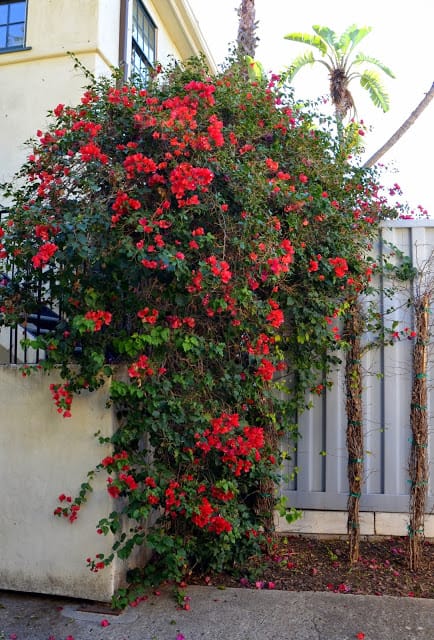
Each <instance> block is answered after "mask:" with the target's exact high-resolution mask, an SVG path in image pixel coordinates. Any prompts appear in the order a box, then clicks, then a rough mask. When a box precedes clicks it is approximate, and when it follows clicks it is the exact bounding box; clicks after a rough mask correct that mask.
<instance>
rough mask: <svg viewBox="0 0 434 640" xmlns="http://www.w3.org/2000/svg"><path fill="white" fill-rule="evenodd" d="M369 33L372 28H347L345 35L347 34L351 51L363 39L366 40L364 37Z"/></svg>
mask: <svg viewBox="0 0 434 640" xmlns="http://www.w3.org/2000/svg"><path fill="white" fill-rule="evenodd" d="M371 31H372V27H358V26H357V25H355V24H352V25H351V26H350V27H348V28H347V29H346V31H345V33H347V34H348V37H349V38H350V40H351V49H354V47H356V46H357V45H358V44H359V42H361V41H362V40H363V38H366V36H367V35H368V34H369V33H371Z"/></svg>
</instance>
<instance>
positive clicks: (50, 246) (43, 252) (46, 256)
mask: <svg viewBox="0 0 434 640" xmlns="http://www.w3.org/2000/svg"><path fill="white" fill-rule="evenodd" d="M58 248H59V247H58V246H57V245H56V244H54V243H53V242H46V243H45V244H43V245H42V246H41V247H40V248H39V251H38V253H37V254H36V255H35V256H33V257H32V263H33V266H34V267H35V269H38V268H42V267H43V266H44V265H46V264H47V262H48V261H49V260H50V258H52V257H53V256H54V254H55V253H56V251H57V250H58Z"/></svg>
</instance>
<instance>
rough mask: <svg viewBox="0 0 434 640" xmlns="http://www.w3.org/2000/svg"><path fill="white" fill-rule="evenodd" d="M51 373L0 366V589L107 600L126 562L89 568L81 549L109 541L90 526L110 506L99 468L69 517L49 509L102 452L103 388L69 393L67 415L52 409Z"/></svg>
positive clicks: (106, 426)
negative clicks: (82, 500)
mask: <svg viewBox="0 0 434 640" xmlns="http://www.w3.org/2000/svg"><path fill="white" fill-rule="evenodd" d="M56 381H57V380H56V378H55V377H54V376H52V375H50V376H47V375H44V374H38V373H34V374H32V375H31V376H30V377H28V378H23V377H22V374H21V372H20V370H19V368H17V367H13V366H12V367H10V366H0V407H1V413H0V487H1V509H0V550H1V553H0V589H10V590H17V591H29V592H35V593H47V594H57V595H65V596H72V597H79V598H85V599H90V600H100V601H108V600H110V598H111V596H112V595H113V593H114V591H115V590H116V589H117V588H119V586H121V585H122V584H124V579H125V573H126V568H127V565H126V563H125V562H122V561H120V560H118V559H117V560H115V562H114V563H113V565H111V566H110V567H107V568H105V569H104V570H102V571H100V572H99V573H97V574H94V573H92V572H91V571H90V570H89V569H88V568H87V567H86V558H87V557H88V556H89V557H95V555H96V554H97V553H100V552H102V553H110V550H111V545H112V543H113V537H112V536H111V535H109V536H107V537H104V536H100V535H98V534H97V533H96V525H97V523H98V521H99V519H100V518H102V517H106V516H107V515H108V514H109V513H110V512H111V511H113V510H114V508H115V505H114V503H113V500H112V499H111V498H110V496H109V495H108V493H107V491H106V477H105V474H101V476H97V478H96V481H95V484H94V491H93V493H91V494H90V496H89V500H88V502H87V503H86V504H85V505H83V506H82V508H81V511H80V514H79V517H78V520H77V521H76V522H74V523H73V524H70V523H69V521H67V519H66V518H63V517H62V518H61V519H59V518H58V517H55V516H54V515H53V511H54V509H55V508H56V507H57V506H58V501H57V497H58V496H59V494H61V493H65V494H67V495H72V496H74V495H75V494H76V493H77V492H78V491H79V488H80V485H81V483H82V482H84V481H85V480H86V474H87V472H88V470H90V469H92V468H93V467H94V466H95V465H96V464H98V462H100V461H101V459H102V458H103V457H104V456H106V455H107V454H108V453H109V451H110V449H109V447H108V446H107V445H104V446H102V445H100V444H99V443H98V441H97V439H96V438H95V437H94V433H95V432H97V431H98V430H99V431H100V432H101V435H102V436H110V435H111V434H112V433H113V429H114V428H115V422H114V419H113V414H112V412H111V410H109V409H107V408H106V406H105V403H106V399H107V397H106V391H105V390H104V389H102V390H99V391H98V392H94V393H92V394H88V393H84V394H82V395H80V396H79V397H77V398H74V401H73V406H72V414H73V417H72V418H63V417H62V416H60V415H59V414H58V413H57V411H56V408H55V407H54V404H53V402H52V399H51V394H50V391H49V384H50V383H51V382H56Z"/></svg>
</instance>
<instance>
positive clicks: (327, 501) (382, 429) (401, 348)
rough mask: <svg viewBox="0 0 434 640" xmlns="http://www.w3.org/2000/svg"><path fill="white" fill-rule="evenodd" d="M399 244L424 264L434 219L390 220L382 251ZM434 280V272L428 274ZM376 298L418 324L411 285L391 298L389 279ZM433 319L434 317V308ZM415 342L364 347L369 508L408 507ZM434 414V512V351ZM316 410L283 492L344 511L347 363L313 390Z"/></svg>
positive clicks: (433, 356)
mask: <svg viewBox="0 0 434 640" xmlns="http://www.w3.org/2000/svg"><path fill="white" fill-rule="evenodd" d="M390 245H394V246H395V247H397V248H398V249H400V250H401V251H403V252H404V253H405V254H406V255H408V256H409V257H411V259H412V263H413V265H414V266H417V267H418V268H423V267H424V265H425V263H426V262H427V260H429V258H430V256H432V254H433V251H434V221H425V220H424V221H414V220H408V221H396V222H395V221H394V222H391V223H388V224H387V227H386V226H384V227H383V229H382V236H381V239H380V242H379V246H378V249H379V250H380V251H381V250H383V251H386V250H387V251H390ZM427 277H428V278H429V277H431V278H432V281H433V282H434V273H433V274H432V275H428V276H427ZM382 284H383V287H382V293H381V294H380V295H379V297H378V299H377V300H376V304H378V308H379V310H381V311H387V310H388V309H390V308H392V307H394V308H395V311H393V313H389V314H388V316H387V318H388V319H387V320H386V322H388V323H391V321H392V320H393V319H397V320H399V321H400V322H401V325H400V327H401V328H404V327H406V326H407V327H409V329H412V327H413V319H412V315H411V309H410V308H409V307H408V306H407V301H408V299H409V296H410V291H409V289H408V288H405V287H403V288H402V289H401V290H399V291H396V292H395V293H394V295H393V299H392V300H390V299H388V297H387V295H386V293H385V291H387V288H388V284H390V283H387V282H384V283H382ZM432 312H433V320H434V310H433V309H432ZM411 358H412V342H411V340H406V339H404V340H400V341H397V342H396V344H394V345H393V346H387V347H382V348H379V349H376V350H370V351H367V352H365V354H364V356H363V361H362V365H363V371H364V391H363V407H364V436H365V457H364V463H365V482H364V491H363V495H362V498H361V509H362V510H363V511H384V512H396V513H405V512H407V511H408V501H409V498H408V495H409V483H408V456H409V451H410V423H409V422H410V399H411V380H412V365H411ZM428 376H429V377H428V386H429V400H428V412H429V422H430V425H431V428H430V442H429V452H430V458H429V459H430V472H431V473H430V482H429V487H428V510H429V511H433V510H434V352H433V353H430V371H429V374H428ZM311 400H312V402H313V408H312V409H311V410H309V411H307V412H305V413H304V414H302V415H301V416H300V417H299V421H298V424H299V431H300V435H301V437H300V440H299V442H298V444H297V446H296V451H295V452H294V454H293V456H292V459H291V460H288V461H287V462H286V469H285V472H286V473H287V474H290V473H291V472H292V471H293V470H294V468H296V467H297V468H298V469H299V472H298V473H297V475H296V476H295V479H294V480H292V481H284V482H283V484H282V488H281V491H282V494H283V495H285V496H287V498H288V503H289V505H291V506H294V507H297V508H299V509H324V510H342V509H345V508H346V503H347V499H348V483H347V479H346V467H347V453H346V446H345V429H346V417H345V388H344V369H343V366H342V367H341V368H340V369H339V370H338V371H336V372H334V374H333V386H332V388H331V389H328V390H327V391H326V393H325V395H323V396H321V397H318V396H312V398H311Z"/></svg>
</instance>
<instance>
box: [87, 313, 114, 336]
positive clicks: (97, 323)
mask: <svg viewBox="0 0 434 640" xmlns="http://www.w3.org/2000/svg"><path fill="white" fill-rule="evenodd" d="M84 317H85V318H86V320H92V322H93V323H94V329H93V330H94V331H101V329H102V327H103V326H104V325H109V324H110V322H111V321H112V314H111V313H110V312H109V311H88V312H87V313H85V314H84Z"/></svg>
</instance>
